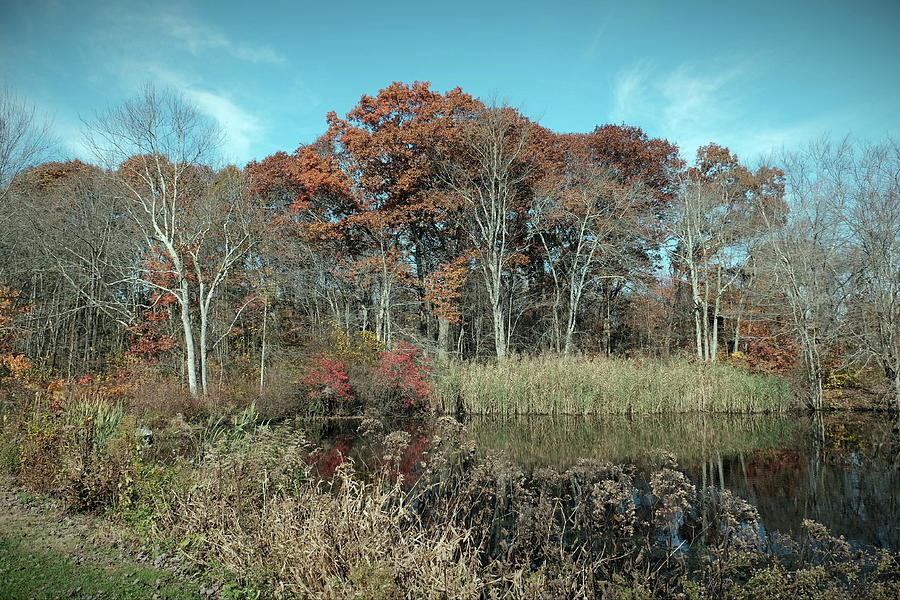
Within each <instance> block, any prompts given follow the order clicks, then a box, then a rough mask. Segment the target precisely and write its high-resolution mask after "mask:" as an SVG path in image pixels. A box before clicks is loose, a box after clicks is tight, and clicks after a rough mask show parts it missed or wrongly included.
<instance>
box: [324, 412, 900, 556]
mask: <svg viewBox="0 0 900 600" xmlns="http://www.w3.org/2000/svg"><path fill="white" fill-rule="evenodd" d="M465 424H466V428H467V430H468V435H470V436H471V438H472V439H473V441H474V443H475V447H476V449H477V452H478V453H479V454H482V455H486V454H488V453H497V452H502V453H504V454H505V455H506V456H508V457H509V458H510V460H512V461H514V462H516V463H518V464H519V465H521V466H522V467H523V468H524V469H526V470H531V469H534V468H537V467H544V466H550V467H555V468H558V469H565V468H567V467H569V466H570V465H572V464H574V463H575V461H576V460H577V459H579V458H596V459H600V460H605V461H609V462H613V463H635V464H641V462H642V460H643V457H644V455H645V453H646V451H647V450H651V449H656V448H661V449H665V450H667V451H669V452H671V453H673V454H675V456H676V457H677V458H678V462H679V468H680V469H681V470H682V471H684V473H685V474H686V475H688V477H690V479H691V480H692V482H693V483H694V484H695V485H696V486H697V487H698V488H699V487H705V486H707V485H715V486H724V487H725V488H728V489H729V490H731V491H732V492H734V493H735V494H737V495H739V496H741V497H742V498H744V499H746V500H747V501H749V502H750V503H751V504H753V505H754V506H755V507H756V508H757V509H758V511H759V513H760V519H761V522H762V525H763V527H764V529H765V530H766V531H769V532H771V531H780V532H783V533H788V534H792V535H797V534H800V533H801V526H800V525H801V523H802V521H803V520H804V519H813V520H815V521H818V522H820V523H822V524H824V525H826V526H827V527H829V528H830V529H831V530H832V532H833V533H834V534H835V535H843V536H845V537H846V538H847V539H848V540H849V541H851V542H852V543H853V544H854V545H872V546H876V547H888V548H895V549H896V548H900V438H898V435H897V432H896V430H894V429H893V428H892V425H893V423H892V421H891V420H890V419H889V418H887V417H886V416H883V415H871V414H843V413H842V414H826V415H816V416H797V415H749V416H732V415H664V416H663V415H651V416H635V417H631V418H626V417H610V418H585V417H545V416H541V417H510V418H501V419H498V418H496V417H493V418H490V419H488V418H469V419H467V420H466V423H465ZM306 428H307V434H308V435H309V436H310V437H311V438H312V439H315V440H318V442H319V443H320V444H321V445H322V447H323V450H324V453H323V459H324V463H325V465H326V466H332V465H334V464H335V463H339V462H341V461H342V460H343V459H344V458H345V457H352V458H354V459H355V460H357V461H361V462H365V461H366V460H367V457H371V456H372V452H371V449H369V448H367V447H366V442H365V441H364V440H363V439H362V438H360V437H359V436H357V435H356V434H355V423H354V422H353V421H333V422H316V423H309V424H308V425H307V426H306ZM411 433H413V438H412V439H413V443H412V444H411V446H410V448H411V450H410V456H409V457H408V460H409V461H410V462H415V461H418V460H420V459H421V458H423V457H426V456H427V449H428V439H429V432H428V431H423V430H416V431H411Z"/></svg>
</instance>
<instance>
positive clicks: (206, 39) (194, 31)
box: [159, 14, 287, 65]
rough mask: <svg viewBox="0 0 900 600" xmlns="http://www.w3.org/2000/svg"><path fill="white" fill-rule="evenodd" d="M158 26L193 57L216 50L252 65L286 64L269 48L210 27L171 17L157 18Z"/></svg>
mask: <svg viewBox="0 0 900 600" xmlns="http://www.w3.org/2000/svg"><path fill="white" fill-rule="evenodd" d="M159 25H160V27H161V29H162V31H163V32H164V33H165V34H166V35H168V36H169V37H171V38H174V39H176V40H178V41H179V42H181V43H182V44H184V46H185V47H186V48H187V49H188V51H189V52H191V54H194V55H198V54H200V53H202V52H205V51H209V50H218V51H224V52H226V53H227V54H229V55H231V56H232V57H234V58H237V59H239V60H244V61H248V62H251V63H256V64H261V63H265V64H272V65H283V64H285V63H287V59H286V58H285V57H284V56H282V55H281V54H279V53H278V52H276V51H275V50H274V49H273V48H272V47H271V46H267V45H253V44H246V43H243V42H238V41H235V40H232V39H231V38H229V37H228V36H226V35H225V34H224V33H222V32H221V31H219V30H217V29H215V28H213V27H210V26H201V25H197V24H195V23H191V22H189V21H188V20H186V19H184V18H182V17H179V16H176V15H173V14H165V15H160V16H159Z"/></svg>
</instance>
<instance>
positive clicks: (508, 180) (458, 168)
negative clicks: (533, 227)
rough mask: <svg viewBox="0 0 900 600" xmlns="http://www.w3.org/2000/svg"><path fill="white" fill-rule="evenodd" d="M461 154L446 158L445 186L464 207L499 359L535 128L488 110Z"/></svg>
mask: <svg viewBox="0 0 900 600" xmlns="http://www.w3.org/2000/svg"><path fill="white" fill-rule="evenodd" d="M463 128H464V129H463V133H462V142H461V143H460V144H459V148H458V154H456V155H454V156H445V157H442V160H441V164H440V166H439V172H440V174H441V178H442V180H443V182H444V184H445V185H446V186H447V187H448V188H449V190H450V191H451V192H452V193H453V194H455V195H456V196H457V197H459V198H460V199H461V200H462V202H463V204H464V211H463V213H464V214H463V217H462V218H463V222H464V228H465V231H466V233H467V235H468V238H469V241H470V243H471V245H472V248H474V250H475V252H476V255H477V259H478V266H479V270H480V272H481V275H482V278H483V281H484V285H485V290H486V292H487V296H488V303H489V305H490V309H491V316H492V321H493V330H494V348H495V351H496V355H497V358H498V359H503V358H505V357H506V354H507V350H508V348H509V324H508V322H507V320H508V318H509V314H508V313H509V311H508V307H507V306H506V295H507V292H508V290H507V287H508V286H507V281H506V278H505V276H504V275H505V272H506V270H507V268H508V261H509V259H510V256H511V255H512V254H513V252H514V249H515V242H516V240H515V239H514V238H515V231H514V225H513V223H514V220H515V215H516V213H517V212H519V211H521V210H522V203H523V201H524V200H525V198H524V197H523V196H524V192H523V189H522V188H523V187H524V186H525V184H526V182H527V181H528V180H529V178H530V177H531V176H532V174H533V169H532V168H531V166H530V164H529V161H528V160H527V157H526V155H527V153H528V149H527V144H528V139H529V134H530V132H531V128H532V125H531V123H529V122H528V121H527V120H526V119H525V118H524V117H522V116H521V115H519V114H518V112H516V111H515V110H514V109H511V108H508V107H487V108H482V109H480V110H479V111H478V113H477V115H476V116H475V118H474V119H473V120H471V121H469V122H467V123H465V125H463Z"/></svg>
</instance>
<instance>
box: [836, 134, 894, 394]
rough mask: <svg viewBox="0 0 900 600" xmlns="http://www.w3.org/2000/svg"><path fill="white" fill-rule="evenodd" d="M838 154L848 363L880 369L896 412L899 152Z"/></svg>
mask: <svg viewBox="0 0 900 600" xmlns="http://www.w3.org/2000/svg"><path fill="white" fill-rule="evenodd" d="M837 151H838V152H839V153H840V154H839V155H838V156H835V157H833V159H832V160H831V161H830V163H831V164H832V165H837V166H839V167H840V171H839V173H840V175H841V188H842V190H845V191H846V195H847V207H846V211H845V212H844V213H843V217H844V219H843V223H842V225H843V227H844V228H846V230H847V232H848V233H849V234H850V236H851V240H852V244H853V263H854V265H853V267H854V268H853V271H854V274H855V277H854V280H853V283H854V288H855V290H854V292H855V293H854V299H853V305H852V308H853V312H852V318H851V321H850V323H849V333H850V339H851V341H852V348H853V349H854V350H855V356H853V357H852V358H855V359H857V361H860V360H861V361H863V362H866V363H868V362H870V361H874V362H875V363H876V364H877V365H878V366H879V367H880V368H881V370H882V371H883V373H884V375H885V377H886V378H887V380H888V382H889V385H890V387H891V390H892V394H893V401H894V403H895V404H896V407H897V409H898V410H900V146H898V145H897V144H896V143H895V142H888V143H883V144H878V145H871V146H867V147H863V148H861V149H858V148H852V147H850V146H849V145H846V144H845V145H843V146H841V147H839V148H838V149H837Z"/></svg>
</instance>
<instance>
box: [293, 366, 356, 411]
mask: <svg viewBox="0 0 900 600" xmlns="http://www.w3.org/2000/svg"><path fill="white" fill-rule="evenodd" d="M303 383H304V384H306V385H307V386H309V387H310V392H309V394H310V396H311V397H313V398H333V399H335V400H337V401H338V402H345V401H348V400H353V398H354V395H353V388H352V387H351V386H350V378H349V377H348V376H347V369H346V367H345V366H344V361H342V360H332V359H329V358H325V357H324V356H317V357H315V358H313V360H312V367H310V369H309V371H307V372H306V376H305V377H304V378H303Z"/></svg>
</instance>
